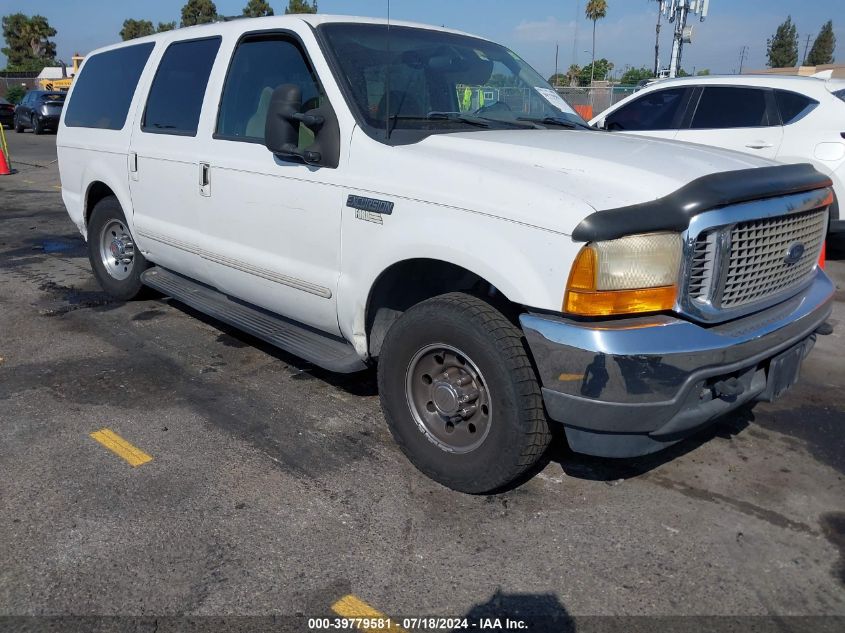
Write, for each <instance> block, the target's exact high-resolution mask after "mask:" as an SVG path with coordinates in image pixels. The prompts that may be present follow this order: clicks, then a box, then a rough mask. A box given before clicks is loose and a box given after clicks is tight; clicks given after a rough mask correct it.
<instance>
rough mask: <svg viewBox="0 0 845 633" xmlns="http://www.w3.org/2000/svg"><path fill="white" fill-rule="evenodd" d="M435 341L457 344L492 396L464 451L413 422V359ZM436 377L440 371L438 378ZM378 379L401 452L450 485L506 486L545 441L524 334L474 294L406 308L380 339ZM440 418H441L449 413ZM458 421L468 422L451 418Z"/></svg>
mask: <svg viewBox="0 0 845 633" xmlns="http://www.w3.org/2000/svg"><path fill="white" fill-rule="evenodd" d="M439 345H443V346H445V347H451V348H454V349H455V350H459V351H460V352H461V354H459V355H456V356H455V358H456V359H458V360H459V361H461V362H462V364H465V365H467V364H468V365H469V366H471V367H472V368H473V369H477V370H478V372H479V376H483V379H484V380H483V381H481V380H479V381H478V382H479V383H482V384H483V389H484V397H485V398H486V400H485V401H487V402H489V403H490V407H489V412H490V417H489V420H488V424H487V426H486V427H485V428H486V429H487V430H486V431H485V433H486V435H484V437H483V439H482V440H481V444H480V445H478V446H477V447H475V448H471V449H468V450H467V452H454V451H450V450H449V449H444V448H442V447H441V445H439V444H438V443H436V442H438V441H439V440H437V439H433V435H432V433H430V432H428V431H427V430H426V429H425V427H424V424H425V423H422V424H421V422H420V421H418V419H417V418H416V417H415V413H414V411H413V407H414V405H413V404H411V401H412V400H414V398H415V397H416V396H414V395H411V394H412V391H411V390H412V389H420V388H419V387H418V386H414V385H416V384H417V383H416V381H415V375H416V374H415V373H414V369H413V367H412V365H413V364H415V363H416V362H417V361H415V359H417V358H419V357H420V356H419V355H420V353H424V352H425V350H426V349H428V348H432V349H435V350H436V349H438V347H439ZM429 353H431V352H429ZM434 353H435V356H434V358H435V359H437V360H436V362H440V360H439V358H438V355H437V352H436V351H435V352H434ZM461 356H463V357H464V358H463V359H461ZM441 357H442V356H441ZM420 362H421V361H420ZM409 376H410V378H409ZM441 376H446V374H438V375H436V378H437V379H438V380H440V379H441ZM422 378H423V379H424V382H425V384H429V383H430V382H431V379H430V377H428V376H427V375H425V376H422ZM472 384H473V385H474V384H475V383H472ZM378 385H379V397H380V399H381V406H382V410H383V411H384V415H385V418H386V419H387V423H388V426H389V428H390V432H391V433H392V434H393V437H394V439H395V440H396V443H397V444H398V445H399V447H400V448H401V449H402V452H403V453H405V455H406V456H407V457H408V459H409V460H410V461H411V463H412V464H414V466H416V467H417V468H418V469H419V470H420V471H422V472H423V473H425V474H426V475H428V476H429V477H431V478H432V479H434V480H435V481H437V482H439V483H441V484H443V485H444V486H447V487H449V488H452V489H453V490H457V491H460V492H467V493H472V494H480V493H491V492H495V491H497V490H500V489H502V488H505V487H507V486H508V485H509V484H511V483H513V482H514V481H515V480H517V479H519V478H520V476H521V475H523V474H524V473H525V472H526V471H527V470H528V469H529V468H531V467H532V466H533V465H535V464H536V463H537V461H538V460H539V459H540V458H541V457H542V455H543V453H544V452H545V450H546V448H547V447H548V444H549V442H550V440H551V434H550V432H549V426H548V421H547V419H546V415H545V412H544V409H543V400H542V395H541V393H540V387H539V384H538V382H537V377H536V373H535V372H534V369H533V366H532V364H531V361H530V360H529V358H528V354H527V352H526V347H525V343H524V339H523V337H522V333H521V332H520V330H519V328H517V327H516V326H515V325H514V324H513V323H511V322H510V321H509V320H508V319H507V318H506V317H505V316H504V315H503V314H502V313H501V312H500V311H499V310H497V309H496V308H495V307H493V306H492V305H490V304H489V303H487V302H486V301H483V300H482V299H479V298H477V297H474V296H472V295H468V294H463V293H450V294H446V295H441V296H439V297H434V298H433V299H429V300H427V301H423V302H422V303H419V304H417V305H415V306H413V307H412V308H410V309H409V310H408V311H406V312H405V313H404V314H403V315H402V317H401V318H400V319H399V320H398V321H397V322H396V323H395V324H394V325H393V326H392V327H391V328H390V330H389V331H388V333H387V336H386V338H385V341H384V344H383V345H382V348H381V355H380V357H379V364H378ZM422 389H423V390H424V389H425V387H423V388H422ZM422 397H423V399H425V397H426V396H425V395H423V396H422ZM433 397H434V396H432V398H433ZM433 404H434V403H433V402H428V405H433ZM459 406H464V405H459ZM428 411H429V413H430V414H431V415H432V416H435V418H434V419H435V422H436V421H437V419H438V418H437V417H436V416H441V413H440V410H439V409H438V410H437V411H434V410H433V409H432V408H428ZM473 415H475V414H473ZM429 419H431V418H429ZM440 419H442V420H444V424H447V423H446V419H447V418H444V417H442V416H441V417H440ZM470 419H475V418H470ZM420 420H421V418H420ZM462 423H463V424H465V423H466V422H465V421H461V420H459V421H458V423H457V424H462ZM452 428H453V429H455V428H456V427H455V426H453V427H452ZM479 428H480V427H479ZM449 432H450V433H451V432H452V431H449ZM472 432H473V433H474V432H475V431H474V430H472Z"/></svg>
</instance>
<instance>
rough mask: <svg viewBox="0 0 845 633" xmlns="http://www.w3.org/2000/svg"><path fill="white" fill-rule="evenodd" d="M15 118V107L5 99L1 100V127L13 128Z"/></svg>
mask: <svg viewBox="0 0 845 633" xmlns="http://www.w3.org/2000/svg"><path fill="white" fill-rule="evenodd" d="M14 118H15V106H13V105H12V104H11V103H9V102H8V101H6V100H5V99H0V125H3V126H5V127H12V121H14Z"/></svg>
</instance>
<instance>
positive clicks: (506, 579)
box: [0, 132, 845, 630]
mask: <svg viewBox="0 0 845 633" xmlns="http://www.w3.org/2000/svg"><path fill="white" fill-rule="evenodd" d="M8 137H9V144H10V150H11V156H12V162H13V166H14V167H15V168H16V169H18V170H19V171H18V173H17V174H14V175H12V176H0V615H2V616H49V615H76V616H89V615H98V616H101V615H122V616H126V615H129V616H150V617H160V616H181V615H189V616H197V617H199V616H278V618H279V619H278V620H277V621H274V622H280V623H287V625H288V626H290V627H291V629H292V630H294V629H296V630H309V629H308V626H307V619H308V618H309V617H314V616H325V617H331V616H334V615H335V614H337V613H342V612H343V610H344V609H345V608H346V609H347V610H349V609H353V610H354V608H355V606H354V605H358V606H359V607H360V608H362V609H371V612H373V613H376V612H378V613H382V614H386V615H388V616H393V617H397V618H401V617H403V616H404V617H407V616H421V615H426V616H449V617H459V616H467V615H469V616H472V617H479V616H483V615H493V616H497V615H498V616H500V617H504V616H506V615H512V616H515V617H529V616H541V617H540V618H538V621H542V622H543V623H545V624H544V626H545V627H546V628H542V629H541V628H536V629H534V630H580V628H583V627H581V626H580V625H579V622H586V620H581V619H582V618H587V617H588V616H597V615H623V614H624V615H637V616H669V615H674V616H679V615H680V616H686V615H723V616H777V620H776V621H777V622H779V624H778V626H781V627H784V628H782V629H779V630H789V628H790V626H795V627H799V628H800V627H801V626H804V624H806V622H807V621H806V620H803V619H801V618H796V619H790V618H787V617H786V616H839V617H840V618H843V617H845V480H843V477H844V476H845V290H843V287H845V259H836V258H842V257H843V251H845V249H842V248H839V247H833V248H831V250H830V254H831V255H832V256H833V257H834V259H833V261H830V262H829V264H828V271H829V273H830V274H831V275H832V277H833V278H834V279H835V280H836V281H837V284H838V287H839V288H840V290H839V291H838V294H837V303H836V306H835V310H834V315H833V321H834V322H836V321H838V322H839V323H840V325H839V327H837V329H836V330H835V332H834V334H832V335H830V336H826V337H820V338H819V341H818V343H817V346H816V349H815V350H814V352H813V354H812V356H811V358H810V359H809V361H808V362H807V364H806V365H805V367H804V370H803V372H802V381H801V383H800V384H799V385H798V386H797V387H796V388H794V390H793V391H791V392H790V393H789V394H788V395H787V397H786V398H785V399H783V400H782V401H780V402H778V403H776V404H772V405H758V406H757V407H756V408H755V409H754V411H753V412H749V411H743V412H741V413H739V414H736V415H733V416H731V417H728V418H726V419H724V420H722V421H721V422H720V423H718V424H717V425H716V426H714V427H713V428H712V429H710V430H708V431H706V432H705V433H703V434H702V435H700V436H697V437H695V438H693V439H690V440H688V441H686V442H684V443H682V444H680V445H678V446H676V447H674V448H673V449H671V450H669V451H667V452H664V453H662V454H659V455H657V456H652V457H649V458H643V459H638V460H625V461H608V460H599V459H591V458H586V457H581V456H576V455H573V454H571V453H569V452H568V451H567V449H566V448H565V446H562V445H558V446H556V447H554V449H553V450H552V452H551V454H550V456H549V463H548V465H547V466H546V467H545V469H544V470H542V472H540V473H539V474H537V475H536V476H534V477H533V478H532V479H530V480H529V481H527V482H526V483H524V484H523V485H522V486H520V487H518V488H516V489H514V490H512V491H509V492H507V493H504V494H501V495H497V496H490V497H473V496H467V495H462V494H458V493H454V492H452V491H450V490H447V489H445V488H443V487H441V486H439V485H437V484H435V483H433V482H431V481H429V480H428V479H426V478H425V477H424V476H422V475H420V474H419V473H418V472H417V471H416V470H415V469H414V468H413V467H412V466H410V465H409V464H408V463H407V462H406V460H405V459H404V458H403V456H402V455H401V453H400V452H399V450H398V448H397V447H396V446H394V444H393V442H392V440H391V438H390V434H389V432H388V431H387V429H386V427H385V424H384V421H383V418H382V415H381V412H380V410H379V406H378V397H377V395H376V391H375V378H374V375H373V374H363V375H354V376H351V377H350V376H347V377H342V376H337V375H332V374H328V373H326V372H323V371H319V370H316V369H314V368H312V367H311V366H309V365H308V364H307V363H304V362H302V361H300V360H298V359H296V358H294V357H291V356H288V355H285V354H284V353H282V352H279V351H277V350H274V349H272V348H269V347H268V346H266V345H264V344H262V343H260V342H258V341H256V340H255V339H252V338H250V337H248V336H245V335H242V334H239V333H238V332H236V331H233V330H232V329H230V328H228V327H226V326H224V325H221V324H219V323H217V322H214V321H213V320H210V319H208V318H205V317H202V316H200V315H198V314H197V313H195V312H193V311H191V310H190V309H188V308H186V307H184V306H181V305H180V304H178V303H176V302H173V301H170V300H168V299H164V298H154V299H151V300H146V301H138V302H131V303H119V302H115V301H113V300H111V299H109V298H108V297H107V296H106V295H104V294H103V293H102V292H101V291H100V290H99V288H98V287H97V285H96V282H95V281H94V278H93V276H92V275H91V271H90V268H89V264H88V260H87V256H86V251H85V244H84V242H83V241H82V239H81V237H80V236H79V235H78V233H77V232H76V229H75V227H74V226H73V225H72V224H71V222H70V221H69V219H68V218H67V216H66V214H65V210H64V207H63V205H62V201H61V195H60V188H59V176H58V170H57V167H56V163H55V158H56V152H55V136H53V135H45V136H34V135H33V134H31V133H29V132H27V133H25V134H22V135H21V134H14V133H11V134H8ZM101 429H109V430H111V431H112V432H114V433H116V434H118V435H119V436H120V437H122V438H124V439H125V440H126V441H128V442H130V443H131V444H132V445H133V446H134V447H137V448H138V449H140V451H142V452H143V454H146V455H147V456H149V457H151V458H152V459H150V460H148V461H145V463H142V464H141V465H138V466H136V467H133V466H131V465H130V464H129V463H127V461H125V460H124V459H121V458H120V457H119V456H118V455H116V454H115V453H114V452H112V451H110V450H107V449H106V448H105V447H104V446H103V445H102V444H101V443H99V442H97V441H95V440H94V439H93V438H92V437H91V434H92V433H94V432H96V431H99V430H101ZM142 461H143V460H142ZM350 596H354V599H353V598H350ZM344 599H345V600H346V602H344ZM356 600H357V601H359V602H355V601H356ZM344 605H346V606H344ZM350 605H353V606H350ZM361 605H364V606H361ZM2 622H3V620H0V626H2ZM11 622H12V621H11V620H8V619H7V620H6V624H7V625H9V624H10V623H11ZM21 622H25V621H18V623H19V624H21ZM842 622H843V620H841V619H839V620H837V619H825V620H822V621H814V624H813V626H814V630H836V628H838V626H841V625H842ZM802 623H803V624H802ZM21 626H23V625H22V624H21ZM538 627H539V625H538ZM275 630H281V629H278V628H277V629H275ZM839 630H841V629H839Z"/></svg>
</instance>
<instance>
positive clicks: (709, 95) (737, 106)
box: [690, 87, 770, 130]
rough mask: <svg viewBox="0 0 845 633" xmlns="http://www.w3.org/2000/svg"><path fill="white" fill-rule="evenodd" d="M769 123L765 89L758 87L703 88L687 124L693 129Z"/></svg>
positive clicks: (763, 125) (766, 124) (765, 124)
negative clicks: (690, 121)
mask: <svg viewBox="0 0 845 633" xmlns="http://www.w3.org/2000/svg"><path fill="white" fill-rule="evenodd" d="M768 125H770V123H769V116H768V111H767V107H766V91H765V90H759V89H757V88H728V87H714V88H705V89H704V93H703V94H702V95H701V99H699V101H698V107H697V108H696V110H695V115H694V116H693V117H692V124H691V125H690V127H691V128H692V129H693V130H710V129H718V128H722V129H725V128H740V127H765V126H768Z"/></svg>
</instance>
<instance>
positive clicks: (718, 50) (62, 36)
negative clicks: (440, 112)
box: [0, 0, 845, 77]
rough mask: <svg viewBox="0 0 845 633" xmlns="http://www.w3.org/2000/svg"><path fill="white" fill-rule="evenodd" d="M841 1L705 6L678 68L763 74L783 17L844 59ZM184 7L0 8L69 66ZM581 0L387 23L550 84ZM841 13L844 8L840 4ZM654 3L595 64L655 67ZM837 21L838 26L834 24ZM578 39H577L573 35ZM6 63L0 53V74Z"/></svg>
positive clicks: (237, 5) (224, 10) (368, 6)
mask: <svg viewBox="0 0 845 633" xmlns="http://www.w3.org/2000/svg"><path fill="white" fill-rule="evenodd" d="M269 1H270V4H271V6H272V7H273V8H274V10H275V11H276V14H277V15H278V14H282V13H284V9H285V7H286V6H287V0H269ZM840 3H843V0H711V2H710V15H709V16H708V18H707V20H706V21H704V22H702V23H699V22H698V21H697V20H696V21H695V22H688V24H693V28H694V31H693V43H692V44H689V45H686V46H684V57H683V64H682V65H683V67H684V68H685V69H686V70H687V71H688V72H692V70H693V69H695V70H701V69H704V68H707V69H710V71H711V72H713V73H733V72H736V70H737V69H738V67H739V60H740V51H741V49H742V47H743V46H747V47H748V53H747V56H746V61H745V68H747V69H749V68H764V67H765V64H766V38H767V37H771V35H772V34H774V32H775V29H776V28H777V26H778V24H780V23H781V22H782V21H783V20H784V19H785V18H786V16H787V15H791V16H792V19H793V20H794V21H795V22H796V24H797V26H798V34H799V40H800V47H799V57H800V56H802V55H803V50H804V44H805V43H806V39H807V36H808V35H810V36H811V41H812V39H814V38H815V36H816V34H817V33H818V31H819V28H820V27H821V26H822V24H823V23H824V22H826V21H827V20H828V19H833V20H834V32H835V34H836V37H837V40H838V41H839V42H840V46H839V47H838V48H837V51H836V53H837V58H838V59H840V60H843V61H845V16H843V14H842V11H836V8H837V5H840ZM183 4H184V0H144V1H143V2H125V1H122V0H112V1H107V0H0V15H7V14H9V13H16V12H22V13H26V14H27V15H33V14H41V15H43V16H45V17H46V18H47V19H48V20H49V21H50V24H51V25H52V26H53V27H54V28H55V29H57V31H58V34H57V35H56V37H55V38H54V40H55V42H56V44H57V50H58V57H59V58H60V59H63V60H65V61H66V62H68V63H70V58H71V55H73V53H74V52H77V51H79V52H81V53H83V54H84V53H87V52H88V51H90V50H92V49H94V48H97V47H99V46H104V45H106V44H111V43H113V42H116V41H118V40H119V39H120V36H119V35H118V33H119V31H120V29H121V25H122V24H123V20H125V19H126V18H135V19H147V20H151V21H152V22H153V23H156V22H168V21H171V20H176V21H177V22H178V20H179V16H180V10H181V7H182V5H183ZM245 4H246V0H218V1H217V2H216V5H217V11H218V13H220V14H222V15H239V14H240V13H241V10H242V9H243V7H244V5H245ZM584 4H585V0H391V9H390V11H391V17H392V18H394V19H401V20H412V21H415V22H425V23H430V24H437V25H443V26H447V27H450V28H455V29H459V30H463V31H467V32H470V33H474V34H477V35H481V36H483V37H486V38H489V39H492V40H494V41H497V42H499V43H501V44H504V45H505V46H508V47H509V48H511V49H513V50H514V51H516V52H517V53H519V54H520V55H521V56H522V57H523V58H524V59H525V60H526V61H528V62H529V63H530V64H531V65H532V66H534V67H535V68H536V69H537V70H539V71H540V73H541V74H543V75H544V76H546V77H548V76H550V75H551V74H552V73H553V72H554V69H555V47H556V45H559V49H560V53H559V62H558V63H559V68H560V69H561V70H562V71H565V70H566V69H567V68H568V67H569V65H570V64H572V63H578V64H579V65H584V64H586V63H589V61H590V52H589V51H590V48H591V37H592V23H591V22H589V21H587V20H586V19H585V18H584V16H583V12H584ZM840 6H841V5H840ZM656 7H657V3H656V2H653V1H651V0H608V15H607V18H605V19H604V20H600V21H599V22H598V25H597V29H596V57H597V58H601V57H606V58H607V59H609V60H610V61H611V62H613V63H614V65H615V66H616V68H617V69H621V70H624V68H625V66H626V65H631V66H636V67H639V66H646V67H649V68H651V67H652V66H653V63H654V26H655V21H656V17H657V9H656ZM319 8H320V12H321V13H339V14H345V15H364V16H378V17H385V16H386V13H387V0H320V1H319ZM839 16H842V22H841V23H837V21H836V20H837V18H838V17H839ZM576 33H577V35H576ZM670 48H671V26H670V25H668V24H666V23H664V25H663V28H662V31H661V50H660V58H661V65H666V66H668V61H669V52H670ZM2 66H5V58H3V57H2V55H0V67H2Z"/></svg>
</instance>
